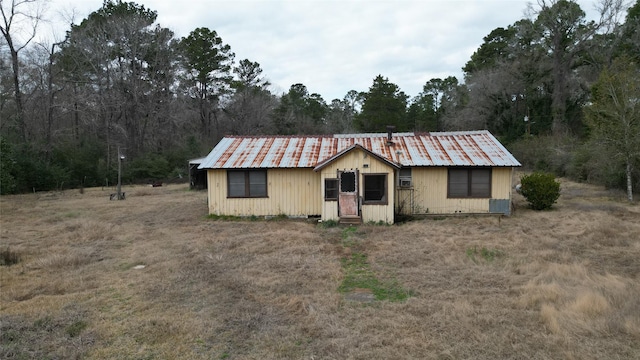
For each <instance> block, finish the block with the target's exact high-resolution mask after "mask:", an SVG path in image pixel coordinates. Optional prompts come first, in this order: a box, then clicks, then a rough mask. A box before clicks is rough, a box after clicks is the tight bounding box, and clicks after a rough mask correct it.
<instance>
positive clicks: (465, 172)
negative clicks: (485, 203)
mask: <svg viewBox="0 0 640 360" xmlns="http://www.w3.org/2000/svg"><path fill="white" fill-rule="evenodd" d="M447 197H448V198H490V197H491V168H449V176H448V180H447Z"/></svg>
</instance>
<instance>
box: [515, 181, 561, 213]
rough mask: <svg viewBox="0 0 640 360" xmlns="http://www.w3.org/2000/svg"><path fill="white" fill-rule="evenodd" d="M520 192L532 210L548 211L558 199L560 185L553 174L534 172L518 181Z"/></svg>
mask: <svg viewBox="0 0 640 360" xmlns="http://www.w3.org/2000/svg"><path fill="white" fill-rule="evenodd" d="M520 183H521V184H522V187H521V188H520V192H521V193H522V196H524V198H525V199H527V202H528V203H529V204H530V205H531V208H532V209H534V210H546V209H550V208H551V206H552V205H553V204H555V202H556V201H557V200H558V198H559V197H560V183H559V182H557V181H556V178H555V176H554V175H553V174H548V173H541V172H534V173H532V174H530V175H524V176H522V178H521V179H520Z"/></svg>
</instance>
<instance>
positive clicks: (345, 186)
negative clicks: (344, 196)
mask: <svg viewBox="0 0 640 360" xmlns="http://www.w3.org/2000/svg"><path fill="white" fill-rule="evenodd" d="M355 191H356V173H355V172H353V171H345V172H343V173H340V192H343V193H344V192H355Z"/></svg>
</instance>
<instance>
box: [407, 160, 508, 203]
mask: <svg viewBox="0 0 640 360" xmlns="http://www.w3.org/2000/svg"><path fill="white" fill-rule="evenodd" d="M411 177H412V183H413V184H412V185H413V187H412V188H411V189H397V198H398V204H396V208H397V209H398V210H402V213H405V214H411V213H412V214H456V213H469V214H472V213H488V212H489V199H486V198H483V199H448V198H447V177H448V168H446V167H422V168H420V167H416V168H412V169H411ZM511 182H512V168H510V167H507V168H503V167H494V168H493V170H492V174H491V199H504V200H509V201H510V200H511Z"/></svg>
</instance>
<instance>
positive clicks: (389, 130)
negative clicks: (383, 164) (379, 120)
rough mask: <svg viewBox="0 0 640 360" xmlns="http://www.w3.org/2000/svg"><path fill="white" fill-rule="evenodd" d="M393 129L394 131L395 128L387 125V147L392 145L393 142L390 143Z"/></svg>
mask: <svg viewBox="0 0 640 360" xmlns="http://www.w3.org/2000/svg"><path fill="white" fill-rule="evenodd" d="M395 129H396V127H395V126H392V125H387V145H392V144H393V141H391V138H392V137H393V130H395Z"/></svg>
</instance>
